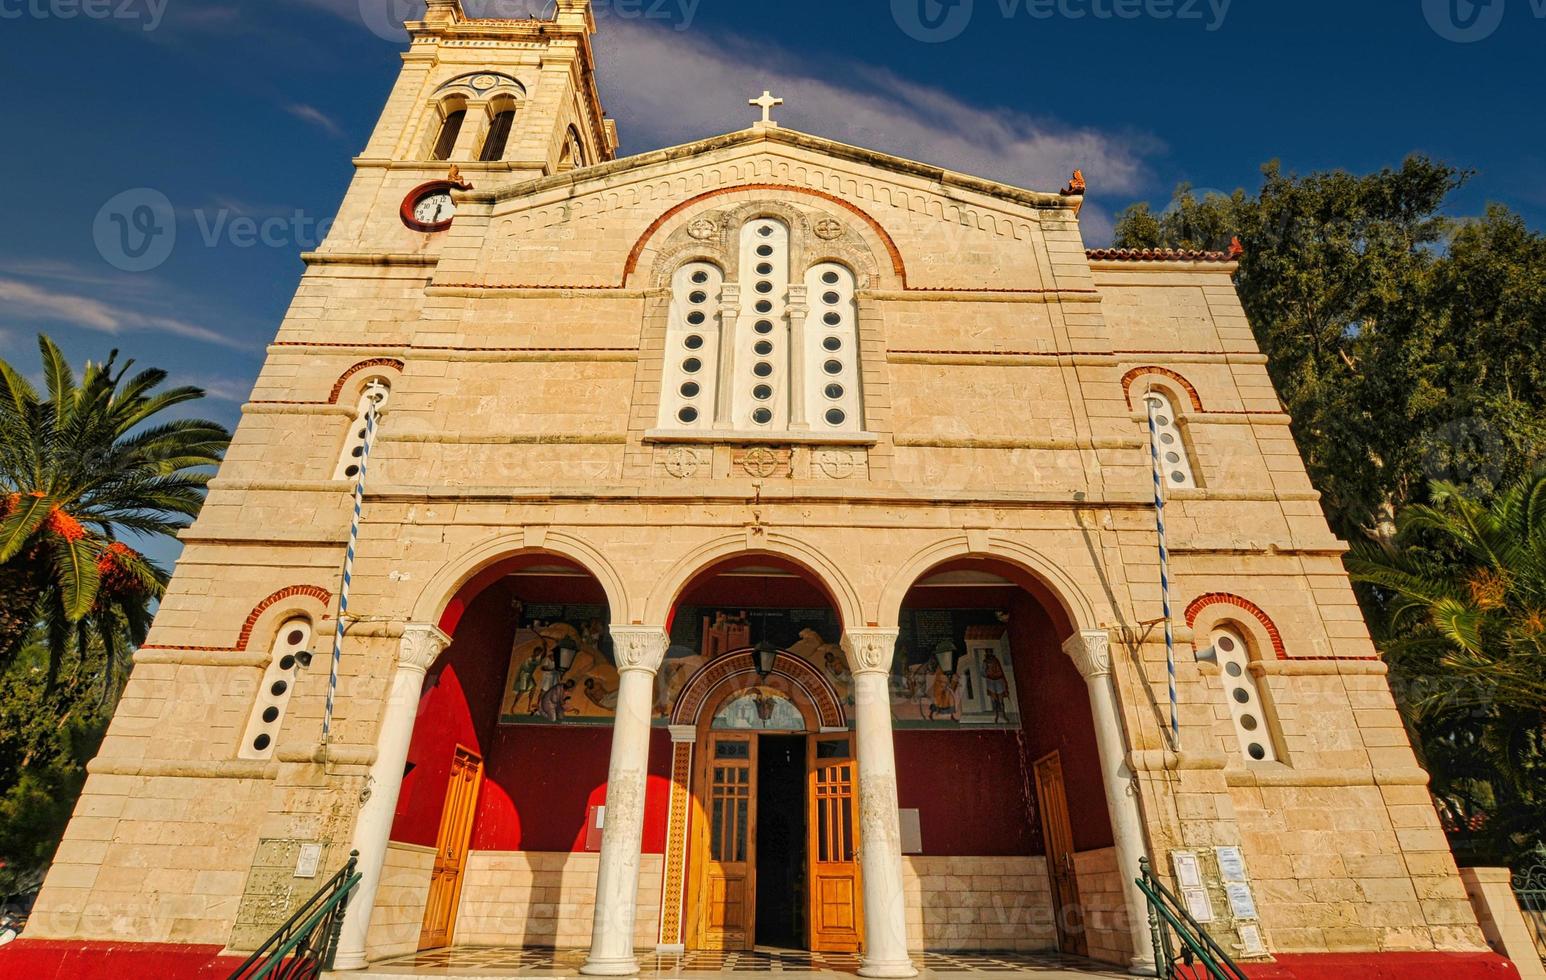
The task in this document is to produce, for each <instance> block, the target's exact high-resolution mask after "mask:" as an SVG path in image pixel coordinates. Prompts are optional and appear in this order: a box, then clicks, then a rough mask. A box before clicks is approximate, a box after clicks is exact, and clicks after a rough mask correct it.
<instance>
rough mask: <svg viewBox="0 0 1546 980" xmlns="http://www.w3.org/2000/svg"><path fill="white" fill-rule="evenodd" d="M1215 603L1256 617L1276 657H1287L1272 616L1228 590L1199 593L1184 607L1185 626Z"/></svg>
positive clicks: (1285, 658) (1286, 658)
mask: <svg viewBox="0 0 1546 980" xmlns="http://www.w3.org/2000/svg"><path fill="white" fill-rule="evenodd" d="M1217 605H1230V606H1235V607H1237V608H1239V609H1243V610H1245V611H1246V612H1248V613H1250V614H1251V615H1252V616H1254V617H1255V618H1256V621H1257V622H1259V623H1261V625H1262V629H1264V630H1266V631H1267V636H1268V638H1270V639H1271V640H1272V649H1273V651H1274V652H1276V653H1277V655H1278V659H1279V660H1288V659H1289V656H1288V650H1287V649H1285V648H1284V646H1283V634H1281V633H1279V632H1278V627H1277V624H1276V623H1274V622H1273V621H1272V617H1271V616H1268V615H1267V614H1266V613H1265V612H1263V611H1262V608H1261V606H1258V605H1257V604H1256V603H1254V602H1252V601H1251V600H1249V599H1242V598H1240V597H1239V596H1237V595H1230V594H1229V593H1228V592H1210V593H1208V594H1207V595H1200V596H1198V597H1197V598H1196V599H1194V600H1192V604H1191V605H1190V606H1187V607H1186V625H1187V627H1188V628H1190V627H1192V626H1194V625H1195V624H1196V623H1197V617H1198V616H1199V615H1201V614H1202V611H1203V610H1204V609H1206V608H1208V607H1209V606H1217Z"/></svg>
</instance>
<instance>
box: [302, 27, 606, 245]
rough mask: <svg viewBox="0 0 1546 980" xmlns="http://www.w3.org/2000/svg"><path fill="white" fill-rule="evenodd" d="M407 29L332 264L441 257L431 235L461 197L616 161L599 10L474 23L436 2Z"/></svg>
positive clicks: (336, 236) (342, 218)
mask: <svg viewBox="0 0 1546 980" xmlns="http://www.w3.org/2000/svg"><path fill="white" fill-rule="evenodd" d="M407 28H408V34H409V37H410V39H411V46H410V47H409V49H408V51H407V52H406V53H404V55H403V69H402V73H401V74H400V75H399V76H398V79H397V84H396V85H395V86H394V87H393V89H392V93H391V95H390V96H389V97H388V99H387V103H386V107H385V109H384V110H383V111H382V113H381V118H380V121H379V122H378V123H377V125H376V129H375V132H374V133H373V134H372V136H371V138H370V142H369V144H368V145H367V146H366V147H365V150H364V152H363V153H361V154H360V155H359V156H358V157H356V158H355V160H354V165H355V170H356V174H355V179H354V182H353V184H352V185H351V186H350V188H349V192H348V194H347V195H346V197H345V199H344V202H343V205H342V207H341V208H340V209H339V213H338V218H337V222H336V224H335V225H334V229H333V232H332V234H331V235H330V236H329V238H328V242H327V244H326V245H325V246H324V248H323V251H324V252H345V253H356V254H366V253H381V252H387V253H404V252H410V253H419V252H422V251H424V250H425V249H426V248H434V247H437V246H438V244H439V240H438V239H430V240H426V239H425V238H424V237H423V232H426V231H440V230H444V226H446V225H448V224H449V221H450V216H451V214H452V213H454V212H453V211H452V210H451V209H452V208H454V205H453V204H451V202H450V201H449V192H450V190H452V189H464V188H467V187H476V188H478V189H487V188H490V187H493V186H495V185H501V184H511V183H519V182H520V181H522V180H527V179H534V178H538V177H545V176H548V175H550V174H554V173H561V172H564V171H567V170H573V169H576V168H579V167H585V166H589V165H592V164H595V163H600V162H603V161H607V160H611V159H613V158H614V156H615V155H616V151H617V145H618V138H617V126H616V123H615V122H614V121H613V120H611V119H608V118H607V117H606V114H605V112H604V111H603V109H602V107H601V99H600V96H599V94H598V93H597V90H596V72H595V59H594V53H593V51H592V48H591V36H592V35H593V34H594V33H595V31H596V19H595V15H594V13H593V12H592V10H591V3H590V0H558V7H557V11H556V14H555V15H554V17H553V19H551V20H535V19H533V20H473V19H471V18H469V17H468V16H467V14H466V13H465V11H464V10H463V8H462V2H461V0H429V9H428V10H427V11H426V13H425V16H424V19H423V20H422V21H413V22H409V23H408V25H407ZM453 166H454V167H455V168H456V175H455V176H452V175H451V174H450V171H451V168H452V167H453ZM437 193H438V194H439V195H441V198H440V199H438V200H437V199H436V197H435V195H436V194H437ZM426 195H427V196H429V197H430V198H431V200H430V201H429V202H428V203H422V202H423V199H424V197H425V196H426ZM416 211H417V219H415V213H416ZM416 220H417V225H416V224H415V221H416Z"/></svg>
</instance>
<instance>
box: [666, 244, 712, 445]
mask: <svg viewBox="0 0 1546 980" xmlns="http://www.w3.org/2000/svg"><path fill="white" fill-rule="evenodd" d="M671 285H672V289H671V312H670V318H669V321H668V324H667V327H666V360H665V366H664V368H663V370H662V371H661V395H660V426H661V428H665V429H689V430H691V429H712V428H713V427H714V419H715V417H716V414H717V405H718V399H719V371H720V349H719V348H720V332H721V326H720V302H721V299H722V297H723V293H724V285H725V273H724V271H723V270H721V269H720V268H719V266H717V265H714V264H713V263H712V262H689V263H687V264H686V265H684V266H682V267H681V268H680V269H678V270H676V275H675V276H674V277H672V282H671Z"/></svg>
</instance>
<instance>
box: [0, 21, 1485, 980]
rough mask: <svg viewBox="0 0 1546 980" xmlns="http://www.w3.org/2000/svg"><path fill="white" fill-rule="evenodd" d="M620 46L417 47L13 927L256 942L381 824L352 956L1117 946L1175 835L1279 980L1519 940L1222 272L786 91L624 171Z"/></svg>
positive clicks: (548, 26) (461, 42)
mask: <svg viewBox="0 0 1546 980" xmlns="http://www.w3.org/2000/svg"><path fill="white" fill-rule="evenodd" d="M594 30H595V23H594V20H593V15H592V12H591V10H590V4H589V2H588V0H558V2H557V12H556V14H555V17H554V19H553V20H549V21H484V20H474V19H469V18H468V17H467V16H466V14H465V13H464V11H463V10H462V9H461V6H460V3H459V0H430V2H429V11H428V14H427V16H426V19H425V20H424V21H422V22H418V23H415V24H412V25H410V32H411V35H412V44H411V46H410V47H409V49H408V51H407V52H406V54H405V56H404V63H403V70H402V73H401V76H400V78H399V80H398V82H397V84H396V87H395V88H394V89H393V91H392V93H391V95H390V98H389V99H388V102H387V105H386V109H385V111H384V113H383V115H382V117H381V120H380V123H379V126H378V128H377V129H376V131H375V134H374V136H373V137H372V139H371V141H370V143H369V145H368V146H367V148H366V149H365V150H364V152H363V153H362V154H361V156H360V157H359V158H357V159H356V161H355V164H356V168H357V174H356V176H355V179H354V181H353V184H352V185H351V187H350V189H349V191H348V194H347V197H346V198H345V201H344V203H343V205H342V209H341V212H340V215H339V218H338V221H337V223H336V225H335V227H334V230H333V231H332V233H331V235H330V236H329V238H328V240H327V241H326V243H325V244H324V245H323V246H322V247H321V248H320V250H319V251H317V252H316V253H314V254H310V255H308V256H306V263H307V268H306V272H305V275H304V277H303V279H302V281H301V284H300V288H299V290H298V292H297V294H296V297H295V300H294V303H293V305H292V306H291V307H290V309H289V312H288V314H287V315H286V317H285V319H284V322H283V324H282V325H281V326H280V328H279V331H278V335H277V336H276V338H275V340H274V342H273V344H272V345H271V346H270V347H269V350H268V357H267V361H266V364H265V366H264V368H263V371H262V374H261V377H260V378H259V380H258V382H257V386H256V388H255V390H254V391H253V393H252V397H251V400H250V402H249V403H248V404H247V405H246V406H244V409H243V418H242V422H241V425H240V427H239V428H238V430H237V433H236V436H235V440H234V442H233V444H232V446H231V449H230V452H229V455H228V457H227V459H226V462H225V464H224V466H223V467H222V468H221V471H220V473H219V476H218V478H217V479H216V480H215V481H214V483H213V484H212V486H211V488H210V494H209V499H208V503H207V505H206V506H205V508H204V510H203V513H202V514H201V516H200V517H199V519H198V521H197V523H196V524H195V525H194V527H193V528H191V529H190V530H189V531H188V532H186V534H185V535H184V537H185V544H186V548H185V552H184V554H183V557H182V559H181V561H180V562H179V564H178V567H177V571H176V575H175V577H174V579H173V582H172V585H171V587H170V590H169V592H168V594H167V596H166V599H165V601H164V602H163V604H162V606H161V610H160V614H159V616H158V618H157V620H156V624H155V627H154V630H153V632H152V634H151V636H150V638H149V642H148V643H147V644H146V646H145V647H144V648H143V649H141V650H140V651H139V652H138V653H137V655H136V658H135V668H134V671H133V675H132V678H131V679H130V681H129V683H128V688H127V691H126V694H125V696H124V699H123V702H122V704H121V706H120V707H119V709H118V714H117V717H116V718H115V720H114V722H113V725H112V728H111V730H110V732H109V734H108V737H107V739H106V741H105V743H104V745H103V748H102V751H101V754H100V756H99V757H98V758H97V759H96V760H94V761H93V762H92V763H91V765H90V776H89V779H88V782H87V784H86V787H85V791H84V794H83V796H82V798H81V802H80V804H79V806H78V808H77V810H76V814H75V817H74V819H73V821H72V823H71V825H70V828H69V831H68V833H67V835H66V837H65V840H64V842H63V844H62V845H61V846H60V849H59V852H58V855H57V857H56V860H55V862H54V865H53V868H52V871H51V873H50V875H49V877H48V880H47V883H46V885H45V887H44V890H43V892H42V895H41V897H40V899H39V903H38V907H37V911H36V914H35V915H34V917H33V920H32V924H31V926H30V928H29V932H28V935H27V937H26V938H27V940H51V941H57V942H59V943H63V944H71V943H75V944H82V945H90V944H100V943H107V942H114V943H117V944H118V949H119V950H120V954H121V955H123V956H132V955H136V950H137V949H138V950H141V951H145V952H146V955H149V952H148V951H150V950H153V949H154V948H157V947H161V946H168V945H180V946H186V947H197V948H209V949H215V950H250V949H253V948H255V947H256V946H257V944H258V943H260V942H261V941H262V940H263V939H264V938H266V936H267V935H268V934H269V933H271V932H272V931H273V930H274V928H275V927H277V926H278V925H279V924H280V923H281V922H282V921H283V920H284V919H285V917H286V916H287V914H288V912H289V910H290V909H292V908H293V907H294V906H295V905H296V904H297V903H298V902H299V901H300V900H301V899H303V898H305V897H306V896H308V895H309V894H310V893H311V892H312V891H313V890H315V888H316V887H317V885H318V884H319V883H320V882H321V881H322V880H324V879H325V878H326V876H327V875H328V874H330V873H331V872H332V871H333V870H336V869H337V868H338V867H339V866H341V865H342V864H343V862H344V861H345V860H346V858H347V856H348V855H349V853H350V852H351V850H355V851H358V852H359V855H360V857H359V861H360V865H359V866H360V869H361V871H362V873H363V875H364V878H363V882H362V884H361V886H360V888H359V889H358V891H357V893H356V894H355V896H354V898H353V899H352V900H351V904H350V907H349V912H348V916H347V919H346V921H345V923H344V927H343V932H342V938H341V946H340V954H339V959H338V967H339V969H340V970H351V969H359V968H364V967H367V966H368V964H370V963H371V962H374V961H376V960H380V959H382V958H386V957H391V956H396V955H401V954H404V953H412V952H414V951H417V950H420V949H433V948H439V947H445V946H453V945H464V946H465V945H471V946H477V945H529V946H538V947H544V946H545V947H574V948H588V949H589V950H590V953H589V958H588V960H587V961H586V966H585V968H584V969H585V972H587V973H590V974H595V975H619V976H628V975H632V974H633V973H635V972H637V970H638V962H637V959H636V955H635V951H636V950H640V949H646V950H648V949H665V950H678V949H724V950H735V949H747V948H751V947H753V946H778V947H784V948H797V949H810V950H814V951H819V952H823V953H830V954H832V955H834V956H843V955H848V956H853V957H855V958H856V962H857V963H858V964H860V967H859V968H860V972H861V973H863V974H864V975H866V976H875V977H906V976H911V975H913V974H914V972H915V965H914V964H915V960H916V958H917V955H918V953H919V952H920V951H924V950H1050V949H1061V950H1063V951H1065V952H1068V953H1073V954H1078V955H1083V956H1088V957H1090V958H1093V959H1095V960H1099V961H1103V962H1106V963H1113V964H1119V965H1121V966H1123V967H1132V968H1135V969H1139V970H1141V969H1143V968H1144V967H1145V966H1152V961H1153V951H1152V946H1151V940H1150V929H1149V922H1148V915H1147V910H1146V907H1145V905H1144V903H1143V899H1142V896H1141V894H1140V893H1139V891H1138V888H1137V887H1136V885H1135V884H1134V879H1135V878H1137V877H1138V876H1139V874H1140V859H1142V858H1144V857H1145V856H1147V857H1148V858H1149V859H1150V860H1151V861H1152V862H1153V866H1154V867H1155V868H1156V869H1157V871H1158V873H1159V874H1160V876H1161V877H1162V878H1163V879H1164V880H1166V881H1167V882H1168V883H1170V884H1171V885H1172V887H1174V888H1175V889H1176V890H1177V891H1178V892H1180V893H1181V894H1183V895H1184V896H1185V899H1186V901H1187V903H1188V905H1189V907H1190V908H1192V909H1193V911H1194V913H1195V914H1197V915H1198V917H1199V918H1205V919H1206V920H1207V921H1208V923H1209V930H1210V932H1211V933H1212V934H1213V935H1214V936H1215V937H1216V938H1217V939H1219V940H1220V942H1221V943H1223V944H1224V945H1225V947H1226V948H1228V949H1231V950H1232V951H1233V952H1237V953H1238V954H1239V956H1238V958H1239V959H1240V960H1241V961H1242V962H1261V963H1267V962H1269V961H1271V962H1274V963H1275V964H1276V965H1275V966H1274V967H1273V969H1279V970H1286V971H1290V972H1288V973H1284V974H1279V975H1294V976H1349V977H1351V976H1365V975H1371V974H1370V973H1369V971H1370V970H1371V969H1372V968H1374V967H1375V966H1380V967H1383V968H1389V969H1393V970H1397V971H1402V970H1404V971H1408V972H1404V973H1401V972H1392V973H1389V974H1382V975H1409V976H1445V977H1463V976H1471V975H1475V976H1503V975H1507V974H1506V973H1505V972H1500V970H1503V969H1505V967H1504V966H1503V964H1502V961H1501V960H1499V959H1498V958H1497V957H1495V956H1492V955H1491V954H1489V953H1488V952H1487V947H1486V944H1485V942H1484V941H1483V938H1482V934H1481V932H1480V929H1479V927H1478V925H1477V921H1476V918H1475V916H1474V915H1473V913H1472V910H1471V908H1470V906H1469V904H1468V902H1467V899H1466V894H1465V890H1464V887H1463V886H1462V884H1461V880H1460V878H1459V876H1458V873H1457V871H1456V867H1455V864H1454V862H1453V859H1452V858H1451V856H1450V852H1449V850H1448V848H1447V845H1446V840H1445V836H1444V834H1443V833H1442V831H1441V829H1440V826H1439V822H1438V818H1437V816H1436V814H1435V811H1434V808H1433V806H1432V804H1431V802H1430V799H1429V796H1428V793H1427V789H1426V785H1427V776H1426V774H1425V773H1424V772H1423V771H1422V769H1421V768H1420V767H1419V766H1418V763H1417V761H1416V759H1415V757H1414V754H1413V751H1412V749H1411V746H1410V745H1409V743H1408V740H1407V736H1406V732H1405V730H1404V728H1403V725H1402V721H1401V718H1400V716H1399V715H1398V713H1397V710H1396V707H1395V704H1394V702H1393V699H1392V696H1391V692H1390V689H1389V686H1388V683H1387V680H1386V676H1385V674H1386V670H1385V666H1384V665H1383V664H1382V663H1381V661H1380V660H1379V659H1378V657H1377V656H1376V653H1375V650H1374V648H1373V646H1372V644H1371V642H1370V640H1369V636H1368V634H1367V632H1366V629H1365V627H1364V624H1363V622H1362V620H1361V618H1360V614H1359V609H1358V606H1357V603H1356V601H1355V599H1354V596H1353V593H1352V590H1351V588H1350V586H1349V583H1348V580H1347V578H1346V576H1345V575H1344V573H1343V570H1342V566H1341V562H1340V556H1341V554H1342V553H1343V551H1344V544H1343V543H1342V542H1340V541H1338V540H1336V539H1335V538H1334V536H1333V535H1332V534H1331V532H1330V531H1329V529H1328V527H1327V524H1326V522H1325V520H1324V519H1323V517H1322V514H1321V510H1320V505H1319V502H1318V498H1317V495H1316V493H1315V491H1314V490H1313V488H1312V487H1311V485H1310V482H1309V480H1308V478H1307V476H1306V473H1305V469H1304V465H1303V463H1302V461H1301V459H1300V456H1299V453H1298V451H1297V449H1296V447H1295V444H1294V441H1293V439H1292V437H1291V435H1290V430H1289V419H1288V418H1287V417H1286V416H1285V414H1284V412H1283V409H1282V406H1281V404H1280V402H1279V400H1278V397H1277V395H1276V394H1275V392H1274V390H1273V387H1272V384H1271V382H1270V381H1269V379H1268V373H1267V369H1266V362H1265V359H1264V358H1263V356H1262V355H1261V354H1260V352H1259V351H1258V349H1257V347H1256V344H1255V342H1254V340H1253V337H1252V332H1251V329H1250V325H1249V324H1248V323H1247V322H1246V318H1245V315H1244V313H1243V311H1242V309H1241V306H1240V303H1239V300H1238V298H1237V296H1236V293H1235V290H1234V288H1233V285H1232V282H1231V274H1232V273H1233V271H1234V268H1235V267H1234V263H1233V261H1232V259H1231V257H1230V256H1227V255H1218V254H1211V253H1209V254H1190V253H1189V254H1180V253H1145V254H1129V253H1121V252H1111V251H1101V250H1093V251H1092V250H1087V249H1086V247H1085V245H1084V242H1083V238H1082V236H1081V232H1080V226H1079V211H1080V207H1081V205H1082V203H1083V190H1084V188H1083V186H1082V181H1078V180H1076V181H1074V182H1072V183H1070V185H1069V186H1068V187H1066V188H1063V189H1062V190H1061V191H1060V192H1059V191H1057V190H1055V189H1054V190H1051V191H1031V190H1025V189H1020V188H1015V187H1010V186H1005V185H1003V184H999V183H995V182H993V181H989V180H983V179H979V178H975V177H971V176H967V175H963V174H958V173H953V172H950V171H948V170H943V169H940V168H938V167H935V166H930V165H926V164H921V163H916V162H912V161H908V160H903V159H899V158H895V157H891V156H887V155H885V154H881V153H876V152H872V151H869V150H864V149H859V148H855V147H851V146H846V145H842V144H839V143H835V142H833V141H830V140H827V139H823V138H820V137H817V136H812V135H807V134H803V133H799V132H794V131H791V130H788V129H785V128H783V127H780V126H778V125H777V123H776V122H773V121H772V120H771V119H770V118H768V112H767V110H769V109H771V108H772V106H773V103H774V101H775V100H772V99H765V100H761V104H762V105H763V106H764V110H763V112H764V121H762V122H757V123H756V124H754V125H753V126H752V127H751V128H749V129H747V130H744V131H741V132H736V133H732V134H729V135H724V136H718V137H714V138H710V139H705V140H703V141H701V142H697V143H692V144H689V145H686V146H680V147H674V148H671V149H667V150H661V151H657V152H652V153H645V154H642V155H638V156H633V157H627V158H618V157H617V155H616V148H617V146H618V140H617V133H616V129H615V126H614V125H613V123H612V122H611V121H610V120H609V119H607V118H606V117H605V115H604V113H603V110H602V108H601V104H600V99H599V96H598V93H597V89H596V85H595V72H596V71H598V70H601V71H604V70H605V65H600V66H598V65H596V64H595V63H594V60H593V55H592V50H591V45H590V39H591V36H592V34H593V32H594ZM1076 162H1077V161H1071V162H1070V163H1071V165H1072V164H1073V163H1076ZM453 168H454V169H453ZM1151 406H1152V407H1153V412H1152V418H1153V433H1152V439H1151V429H1150V421H1151V412H1150V407H1151ZM1154 445H1158V446H1159V447H1160V448H1159V451H1158V453H1155V452H1153V451H1152V446H1154ZM1156 457H1157V459H1158V462H1159V463H1160V464H1161V465H1160V466H1159V467H1158V470H1156V465H1155V462H1156ZM362 469H364V471H365V490H364V493H363V509H362V513H361V518H360V522H359V525H358V534H357V538H354V539H352V538H351V524H352V519H353V518H354V513H355V506H354V501H355V497H354V491H355V487H356V483H357V482H358V480H359V478H360V472H361V470H362ZM1156 472H1158V474H1159V476H1158V480H1159V482H1160V483H1161V484H1162V485H1163V486H1164V488H1165V494H1166V498H1167V508H1166V516H1167V522H1166V523H1167V531H1168V544H1169V568H1168V572H1169V586H1170V592H1171V595H1172V597H1173V599H1174V620H1175V639H1176V644H1175V646H1176V656H1175V680H1174V684H1175V692H1176V697H1175V701H1176V704H1177V709H1176V710H1177V720H1178V723H1179V731H1178V734H1177V733H1175V732H1173V731H1172V725H1171V694H1170V684H1171V681H1170V680H1169V674H1168V669H1167V651H1166V644H1165V639H1164V636H1165V631H1164V627H1163V625H1162V624H1161V622H1160V621H1161V619H1162V617H1163V606H1162V595H1161V586H1160V581H1161V569H1160V560H1159V553H1160V550H1159V540H1158V536H1157V533H1156V522H1155V506H1154V496H1155V495H1154V485H1155V481H1156V475H1155V474H1156ZM350 547H352V548H353V554H354V560H353V565H352V574H351V576H350V582H349V589H350V592H349V597H348V609H347V615H346V616H344V617H343V620H344V626H345V629H344V631H343V640H342V648H341V649H342V653H341V657H340V660H339V672H338V683H337V691H336V699H335V701H334V702H333V709H332V712H331V714H329V711H328V704H329V686H330V685H329V673H330V668H329V661H330V656H329V654H328V651H329V650H330V649H331V645H332V640H333V636H334V633H335V629H336V626H337V623H338V620H339V618H340V617H339V598H340V596H339V592H340V586H341V579H340V574H339V569H340V567H341V565H342V562H343V558H344V553H345V550H346V549H347V548H350ZM325 720H326V722H327V734H326V736H325V737H324V721H325ZM1295 971H1297V972H1295Z"/></svg>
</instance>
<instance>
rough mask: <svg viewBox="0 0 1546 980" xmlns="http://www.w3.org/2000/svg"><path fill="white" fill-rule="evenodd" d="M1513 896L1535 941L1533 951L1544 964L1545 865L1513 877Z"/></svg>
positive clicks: (1545, 951)
mask: <svg viewBox="0 0 1546 980" xmlns="http://www.w3.org/2000/svg"><path fill="white" fill-rule="evenodd" d="M1514 896H1515V897H1516V898H1518V899H1519V910H1520V911H1521V912H1523V913H1524V917H1525V925H1526V926H1527V927H1528V928H1529V930H1530V936H1531V938H1533V939H1534V940H1535V951H1536V952H1537V953H1539V954H1540V956H1541V962H1542V963H1546V864H1538V865H1536V866H1535V867H1533V868H1531V869H1530V870H1529V871H1521V872H1520V873H1519V874H1517V875H1515V876H1514Z"/></svg>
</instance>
